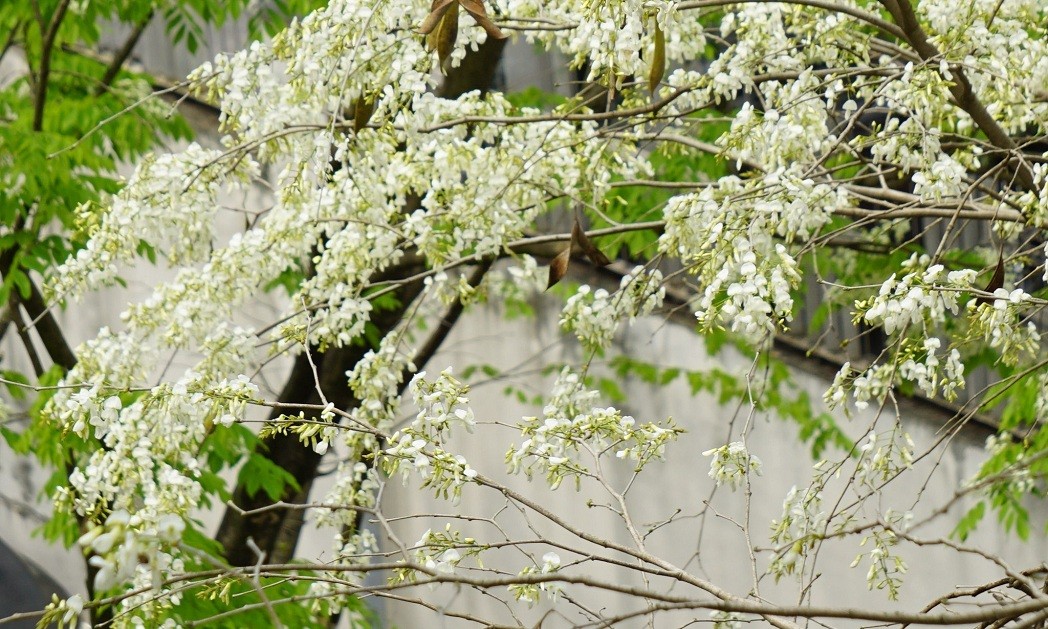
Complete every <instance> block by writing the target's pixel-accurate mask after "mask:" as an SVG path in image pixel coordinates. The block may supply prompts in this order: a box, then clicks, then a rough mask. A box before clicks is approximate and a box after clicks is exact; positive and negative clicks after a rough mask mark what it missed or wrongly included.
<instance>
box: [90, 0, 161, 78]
mask: <svg viewBox="0 0 1048 629" xmlns="http://www.w3.org/2000/svg"><path fill="white" fill-rule="evenodd" d="M155 14H156V10H155V9H150V10H149V13H148V14H147V15H146V16H145V17H144V18H142V19H141V20H140V21H139V22H138V23H137V24H135V27H134V29H133V30H132V31H131V34H130V35H128V37H127V39H126V40H125V41H124V45H123V46H121V47H120V50H118V51H117V52H116V54H115V55H114V56H113V59H112V61H110V62H109V66H108V67H107V68H106V72H105V74H103V75H102V79H101V81H99V84H98V87H96V88H95V95H96V96H99V95H101V94H102V93H103V92H105V91H106V89H107V88H108V87H109V86H110V85H112V84H113V80H114V79H116V75H117V74H119V73H120V69H121V68H122V67H123V66H124V62H125V61H127V59H128V57H130V56H131V52H132V51H134V49H135V46H136V45H138V40H139V39H141V37H142V33H143V32H145V30H146V27H147V26H149V22H150V21H152V19H153V16H154V15H155Z"/></svg>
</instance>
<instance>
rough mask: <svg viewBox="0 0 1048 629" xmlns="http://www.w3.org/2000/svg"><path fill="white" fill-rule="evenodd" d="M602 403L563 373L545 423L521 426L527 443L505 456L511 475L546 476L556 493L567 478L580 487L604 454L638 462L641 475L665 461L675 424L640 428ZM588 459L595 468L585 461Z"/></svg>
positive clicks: (571, 373) (529, 422)
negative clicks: (646, 468)
mask: <svg viewBox="0 0 1048 629" xmlns="http://www.w3.org/2000/svg"><path fill="white" fill-rule="evenodd" d="M597 398H598V394H597V392H596V391H591V390H588V389H586V387H585V386H584V385H583V383H582V381H581V379H580V378H579V375H578V374H577V373H575V372H574V371H572V370H571V369H568V368H565V369H564V370H562V371H561V373H560V375H559V376H558V377H557V381H556V383H555V384H554V385H553V395H552V398H551V399H550V402H549V404H547V405H546V407H545V408H544V409H543V417H542V418H538V417H530V418H525V419H524V421H523V422H521V424H520V429H521V433H522V434H523V435H524V436H525V437H527V438H526V439H525V440H524V442H523V443H521V444H520V445H519V446H515V447H513V448H511V449H510V450H509V452H507V453H506V462H507V463H508V464H509V467H510V471H511V472H513V473H518V472H521V471H523V472H524V473H525V474H527V475H528V476H531V475H532V474H533V473H534V472H535V471H539V472H545V474H546V481H547V482H548V483H549V485H550V487H551V488H553V489H556V488H557V487H559V486H560V484H561V483H562V482H563V481H564V479H566V478H573V479H575V481H576V483H579V482H581V479H582V477H584V476H586V475H588V474H589V473H590V467H591V466H592V465H593V462H595V460H596V458H597V457H599V456H601V455H603V454H604V453H605V452H614V453H615V456H616V457H617V458H619V459H628V460H633V461H636V468H637V469H638V470H640V469H642V468H643V467H644V466H645V465H646V464H647V463H648V462H649V461H650V460H652V459H656V458H660V457H662V456H663V453H664V452H665V448H666V445H667V444H668V443H669V442H670V441H672V440H674V439H675V438H676V437H677V434H678V433H679V432H680V430H679V429H678V428H677V427H676V426H675V425H674V424H673V421H672V420H667V421H665V422H663V423H661V424H655V423H645V424H638V423H637V421H636V420H635V419H634V418H632V417H630V416H628V415H623V414H622V413H621V411H619V410H618V409H615V408H611V407H608V408H602V407H600V406H596V405H595V404H596V402H597ZM585 453H588V457H589V458H590V459H592V461H593V462H587V461H586V460H585V459H584V457H583V455H584V454H585Z"/></svg>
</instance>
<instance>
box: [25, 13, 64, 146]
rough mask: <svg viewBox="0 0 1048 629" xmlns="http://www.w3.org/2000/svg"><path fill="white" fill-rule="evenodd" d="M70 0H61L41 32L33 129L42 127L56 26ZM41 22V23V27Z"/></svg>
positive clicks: (56, 33) (60, 22)
mask: <svg viewBox="0 0 1048 629" xmlns="http://www.w3.org/2000/svg"><path fill="white" fill-rule="evenodd" d="M69 2H70V0H61V1H60V2H59V3H58V6H57V7H55V12H54V13H53V14H51V22H50V23H49V24H48V25H47V30H46V31H43V32H41V43H40V72H39V73H37V79H36V93H35V95H34V98H33V131H40V130H41V129H43V128H44V105H45V104H46V102H47V83H48V79H49V77H50V75H51V54H52V53H53V52H54V48H55V37H57V36H58V27H59V26H61V25H62V20H63V19H64V18H65V14H66V10H68V9H69ZM42 26H43V24H41V27H42Z"/></svg>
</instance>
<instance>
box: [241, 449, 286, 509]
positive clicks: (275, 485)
mask: <svg viewBox="0 0 1048 629" xmlns="http://www.w3.org/2000/svg"><path fill="white" fill-rule="evenodd" d="M238 482H240V483H242V484H243V485H244V488H245V489H246V490H247V493H248V495H249V496H254V495H255V494H257V493H258V490H260V489H261V490H262V491H264V492H266V495H267V496H269V499H270V500H279V499H280V498H281V496H283V495H284V491H285V490H286V489H287V488H288V487H291V488H292V489H294V490H296V491H297V490H298V489H299V485H298V482H297V481H296V480H295V477H294V476H292V475H291V473H290V472H288V471H287V470H285V469H284V468H282V467H280V466H279V465H277V464H276V463H273V462H272V461H270V460H269V459H267V458H266V457H264V456H262V455H261V454H258V453H252V454H251V456H249V457H248V459H247V462H246V463H244V467H242V468H241V469H240V475H239V481H238Z"/></svg>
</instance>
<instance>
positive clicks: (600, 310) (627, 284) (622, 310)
mask: <svg viewBox="0 0 1048 629" xmlns="http://www.w3.org/2000/svg"><path fill="white" fill-rule="evenodd" d="M665 296H666V289H665V287H664V286H663V285H662V273H660V272H659V271H658V270H652V271H645V270H644V268H643V267H636V268H635V269H633V271H632V272H630V273H628V274H627V275H625V276H623V278H622V281H621V283H620V287H619V290H618V291H617V292H615V293H609V292H608V291H606V290H604V289H603V288H598V289H596V290H593V289H591V288H590V287H589V286H587V285H585V284H584V285H582V286H580V287H579V290H578V291H577V292H576V293H575V294H574V295H572V296H571V297H570V298H568V302H567V303H566V304H565V305H564V310H563V312H562V313H561V316H560V325H561V326H563V327H564V329H566V330H569V331H574V332H575V335H576V336H577V337H578V339H579V342H581V343H582V345H583V347H585V348H586V349H587V350H588V351H591V352H596V351H602V350H605V349H607V348H608V347H609V346H610V345H611V341H612V339H613V338H614V335H615V330H616V329H618V326H619V325H620V324H621V323H622V322H623V321H628V322H630V323H632V322H633V320H634V319H636V318H637V317H639V316H644V315H647V314H650V313H651V312H653V311H654V310H655V309H656V308H658V307H659V306H661V305H662V300H663V298H664V297H665Z"/></svg>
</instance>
